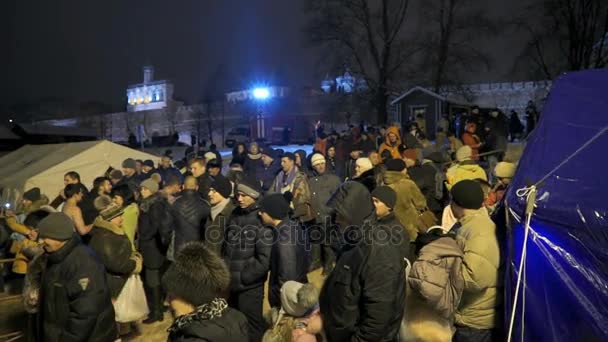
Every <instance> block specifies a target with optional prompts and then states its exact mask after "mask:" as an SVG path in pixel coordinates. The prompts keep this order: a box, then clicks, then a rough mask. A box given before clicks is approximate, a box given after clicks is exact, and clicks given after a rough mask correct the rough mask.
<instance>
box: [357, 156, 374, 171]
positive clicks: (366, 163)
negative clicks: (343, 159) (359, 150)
mask: <svg viewBox="0 0 608 342" xmlns="http://www.w3.org/2000/svg"><path fill="white" fill-rule="evenodd" d="M356 165H357V166H358V167H360V168H361V172H365V171H369V170H371V169H373V168H374V165H372V161H371V160H369V158H359V159H357V162H356Z"/></svg>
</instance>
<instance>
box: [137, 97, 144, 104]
mask: <svg viewBox="0 0 608 342" xmlns="http://www.w3.org/2000/svg"><path fill="white" fill-rule="evenodd" d="M142 102H144V99H142V98H141V96H140V97H138V98H137V103H139V104H141V103H142Z"/></svg>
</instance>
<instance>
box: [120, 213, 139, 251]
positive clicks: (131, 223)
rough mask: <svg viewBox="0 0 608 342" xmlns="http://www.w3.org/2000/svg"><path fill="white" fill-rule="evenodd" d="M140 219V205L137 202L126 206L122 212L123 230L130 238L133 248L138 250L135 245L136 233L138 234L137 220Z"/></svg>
mask: <svg viewBox="0 0 608 342" xmlns="http://www.w3.org/2000/svg"><path fill="white" fill-rule="evenodd" d="M138 220H139V207H138V206H137V203H131V204H129V205H128V206H126V207H125V211H124V212H123V214H122V230H123V231H124V232H125V234H126V235H127V238H129V241H130V242H131V247H132V248H133V250H134V251H135V250H137V248H136V247H135V245H136V243H135V235H136V234H137V221H138Z"/></svg>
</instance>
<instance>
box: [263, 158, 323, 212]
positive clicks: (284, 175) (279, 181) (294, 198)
mask: <svg viewBox="0 0 608 342" xmlns="http://www.w3.org/2000/svg"><path fill="white" fill-rule="evenodd" d="M281 168H282V170H281V172H279V174H278V175H277V177H276V178H275V180H274V183H273V184H272V187H271V188H270V190H269V191H268V192H269V193H280V194H284V195H285V194H287V196H288V197H291V200H290V206H291V208H292V209H293V218H295V219H298V220H299V221H300V222H308V221H310V220H312V218H313V217H312V211H311V209H310V188H309V186H308V180H307V177H306V174H304V172H302V171H301V170H300V168H299V167H298V166H297V165H296V156H295V155H294V154H293V153H289V152H288V153H285V155H283V158H281Z"/></svg>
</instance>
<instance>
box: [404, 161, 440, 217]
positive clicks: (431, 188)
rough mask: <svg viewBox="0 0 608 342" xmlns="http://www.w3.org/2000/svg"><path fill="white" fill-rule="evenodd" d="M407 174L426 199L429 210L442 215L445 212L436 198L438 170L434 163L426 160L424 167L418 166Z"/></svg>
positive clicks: (410, 169)
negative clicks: (436, 175)
mask: <svg viewBox="0 0 608 342" xmlns="http://www.w3.org/2000/svg"><path fill="white" fill-rule="evenodd" d="M407 173H408V174H409V175H410V178H411V179H412V180H413V181H414V183H416V185H417V186H418V189H420V192H422V194H423V195H424V198H426V204H427V205H428V207H429V209H430V210H431V211H432V212H434V213H440V212H441V211H442V210H443V206H442V205H441V203H440V202H439V200H437V198H436V197H435V195H436V186H437V182H436V180H435V174H436V173H437V170H436V169H435V167H434V166H433V162H432V161H430V160H425V161H424V162H423V164H422V165H416V166H414V167H411V168H409V169H407Z"/></svg>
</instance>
